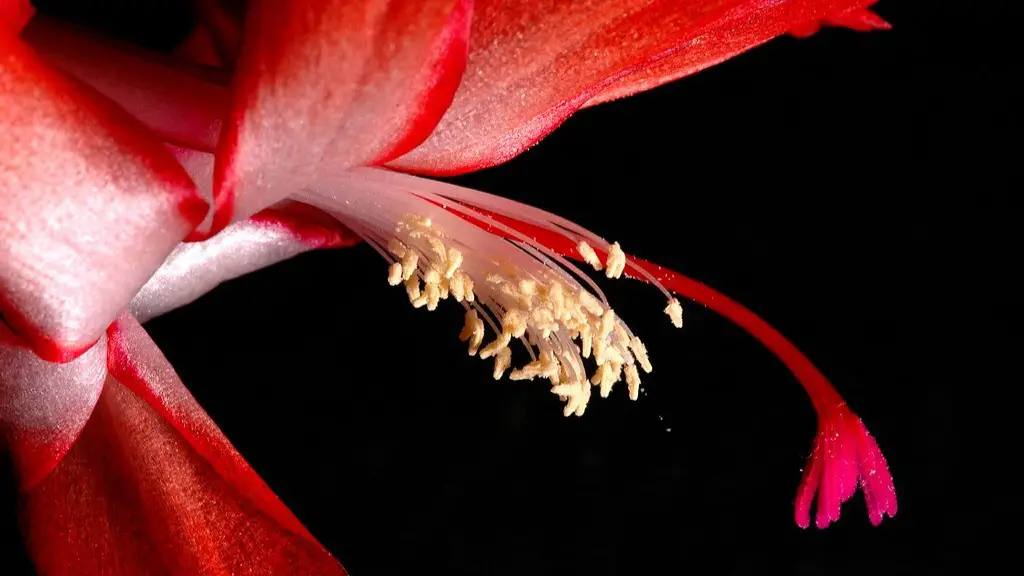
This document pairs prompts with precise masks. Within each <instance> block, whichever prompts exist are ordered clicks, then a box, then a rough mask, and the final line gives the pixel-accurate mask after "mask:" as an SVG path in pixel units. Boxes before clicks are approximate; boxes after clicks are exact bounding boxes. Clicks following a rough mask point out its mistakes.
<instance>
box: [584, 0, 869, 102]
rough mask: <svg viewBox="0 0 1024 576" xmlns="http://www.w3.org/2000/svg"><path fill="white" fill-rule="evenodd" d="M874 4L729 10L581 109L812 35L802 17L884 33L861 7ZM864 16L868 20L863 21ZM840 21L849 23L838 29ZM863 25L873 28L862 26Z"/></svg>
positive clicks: (766, 4) (790, 4)
mask: <svg viewBox="0 0 1024 576" xmlns="http://www.w3.org/2000/svg"><path fill="white" fill-rule="evenodd" d="M877 1H878V0H869V1H866V2H856V1H853V2H839V3H838V4H840V5H844V6H852V7H853V8H852V10H851V9H848V8H845V9H846V10H848V11H847V12H839V13H834V14H836V16H835V17H834V18H832V17H830V16H829V15H830V14H833V13H831V12H821V11H818V10H812V9H810V8H811V7H810V6H809V7H808V8H807V9H800V8H799V7H797V6H796V5H797V4H799V2H776V3H771V2H761V3H759V4H761V6H760V7H759V8H758V9H757V10H755V11H748V10H733V11H731V12H728V13H726V14H725V15H724V16H723V17H722V18H720V19H719V20H718V21H717V22H715V24H714V25H712V26H708V27H706V28H704V29H703V30H702V31H701V33H700V34H699V35H697V36H694V37H692V38H690V39H689V40H688V41H687V43H686V45H684V46H680V47H679V48H678V49H676V50H673V51H672V52H671V53H670V54H668V55H666V56H665V57H663V58H660V59H658V58H655V59H653V60H652V62H651V64H650V65H649V66H644V67H641V68H640V69H638V70H636V71H635V72H633V73H631V74H628V75H626V76H625V77H623V78H620V79H618V80H616V81H615V82H613V83H611V85H609V86H608V87H606V88H604V89H603V90H602V91H601V92H600V93H599V94H597V95H596V96H594V97H593V98H591V99H590V100H588V101H587V103H586V106H588V107H589V106H594V105H596V104H602V103H604V102H609V101H611V100H617V99H619V98H624V97H626V96H632V95H633V94H637V93H639V92H645V91H647V90H651V89H653V88H657V87H658V86H661V85H662V84H667V83H669V82H672V81H674V80H678V79H680V78H683V77H684V76H689V75H690V74H695V73H697V72H700V71H701V70H703V69H705V68H709V67H711V66H714V65H715V64H718V63H720V62H724V61H725V60H728V59H729V58H732V57H733V56H736V55H739V54H741V53H743V52H746V51H747V50H750V49H751V48H754V47H756V46H758V45H760V44H763V43H765V42H767V41H769V40H771V39H772V38H775V37H776V36H779V35H780V34H783V33H786V32H789V33H791V34H792V33H796V35H804V34H801V33H802V32H804V31H805V30H806V29H807V27H808V26H811V27H813V28H814V29H815V30H817V28H818V20H817V19H815V17H814V16H808V14H819V15H822V16H820V17H822V18H825V19H827V21H828V22H829V23H830V24H832V25H834V26H840V25H847V26H849V27H850V28H854V29H856V30H860V31H868V30H885V29H888V28H887V26H888V24H887V23H886V22H885V21H884V20H882V19H881V18H879V17H878V16H875V15H874V13H873V12H871V11H870V10H866V9H862V8H861V6H870V5H872V4H874V3H875V2H877ZM808 4H809V3H808ZM865 13H866V14H867V15H870V16H866V15H865ZM871 17H873V18H871ZM840 20H842V21H844V22H849V24H845V23H844V24H839V23H838V22H839V21H840ZM868 21H870V22H873V23H875V24H876V25H877V26H868V25H867V24H866V22H868Z"/></svg>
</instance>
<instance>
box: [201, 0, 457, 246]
mask: <svg viewBox="0 0 1024 576" xmlns="http://www.w3.org/2000/svg"><path fill="white" fill-rule="evenodd" d="M471 13H472V2H471V0H415V1H409V2H389V1H384V0H361V1H343V0H315V1H311V2H291V1H289V0H263V1H259V2H255V3H254V4H253V5H252V6H251V8H250V10H249V14H248V20H247V22H246V29H245V43H244V45H243V47H242V53H241V56H240V58H239V62H238V68H237V72H236V78H235V81H236V84H235V99H234V104H233V112H232V115H231V120H230V122H229V123H228V125H227V127H226V130H225V133H224V135H223V137H222V139H221V142H220V147H219V149H218V165H217V172H216V180H215V182H216V184H215V187H214V190H215V196H216V209H217V217H216V218H215V219H214V228H215V229H220V228H221V227H223V226H224V225H227V224H228V223H229V222H230V221H232V220H239V219H244V218H246V217H248V216H249V215H251V214H253V213H255V212H257V211H258V210H260V209H261V208H263V207H266V206H268V205H270V204H272V203H274V202H276V201H277V200H280V199H282V198H284V197H286V196H287V195H289V194H291V193H292V192H295V191H296V185H299V186H301V185H303V184H304V183H305V182H304V180H307V179H308V178H309V177H311V176H312V175H313V174H315V173H316V171H317V170H318V169H321V168H322V167H324V166H329V167H330V169H331V170H343V169H345V168H348V167H351V166H356V165H363V164H373V163H377V162H382V161H386V160H389V159H391V158H393V157H394V156H396V155H397V154H401V153H403V152H405V151H407V150H409V149H410V148H412V147H413V146H415V145H416V144H418V143H419V142H420V141H422V140H423V138H425V137H426V136H427V134H428V133H429V132H430V130H431V129H433V127H434V125H435V124H436V122H437V120H438V119H439V118H440V117H441V114H442V113H443V112H444V110H445V108H446V107H447V106H448V104H449V103H450V102H451V98H452V95H453V94H454V92H455V88H456V87H457V85H458V82H459V79H460V78H461V75H462V71H463V68H464V65H465V57H466V50H467V48H466V46H467V34H468V32H469V21H470V16H471Z"/></svg>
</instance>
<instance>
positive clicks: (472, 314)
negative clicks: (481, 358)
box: [459, 310, 484, 356]
mask: <svg viewBox="0 0 1024 576" xmlns="http://www.w3.org/2000/svg"><path fill="white" fill-rule="evenodd" d="M459 340H461V341H463V342H467V341H468V342H469V355H470V356H474V355H476V352H477V350H478V349H479V348H480V344H482V343H483V341H484V322H483V320H481V319H480V316H479V315H477V313H476V310H469V311H467V312H466V323H465V324H464V325H463V326H462V332H461V333H460V334H459Z"/></svg>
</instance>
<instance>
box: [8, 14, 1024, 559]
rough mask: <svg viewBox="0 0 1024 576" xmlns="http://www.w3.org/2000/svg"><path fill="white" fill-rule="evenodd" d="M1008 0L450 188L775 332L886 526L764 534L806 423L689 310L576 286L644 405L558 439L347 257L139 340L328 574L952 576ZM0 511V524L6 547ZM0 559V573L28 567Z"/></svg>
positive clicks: (257, 282)
mask: <svg viewBox="0 0 1024 576" xmlns="http://www.w3.org/2000/svg"><path fill="white" fill-rule="evenodd" d="M39 4H40V5H41V6H43V7H50V8H54V9H64V10H68V5H69V4H74V3H68V2H54V1H51V2H40V3H39ZM81 4H82V3H78V5H77V8H76V7H75V6H72V8H71V9H70V11H69V12H65V13H72V12H76V11H77V12H78V18H79V19H80V20H82V19H85V20H91V21H92V22H93V23H103V24H104V25H105V26H106V27H107V28H108V29H111V30H114V31H115V32H120V33H121V34H123V35H127V36H129V37H135V38H137V39H139V40H140V41H145V42H147V43H149V44H150V45H153V46H158V47H159V46H161V45H168V46H169V45H171V44H172V43H173V42H174V41H175V40H176V39H177V38H178V37H180V34H181V33H182V31H183V30H185V29H186V27H187V24H188V14H187V13H186V12H184V11H181V10H176V9H173V7H169V8H167V10H168V12H167V13H166V14H160V13H159V11H160V10H161V9H163V7H161V6H162V5H164V4H168V5H169V4H171V3H166V2H164V3H153V4H150V3H128V4H126V3H123V2H120V3H119V2H99V3H94V4H93V8H92V9H91V10H90V11H89V12H88V13H87V12H86V11H83V10H82V9H81ZM1008 4H1009V3H1003V4H1001V3H980V2H979V3H968V2H960V3H952V2H950V3H941V2H897V1H892V0H883V1H882V2H880V3H879V4H878V5H877V6H876V8H877V11H878V12H879V13H881V14H882V15H883V16H884V17H885V18H887V19H888V20H889V21H891V22H892V23H893V25H894V27H895V28H894V30H893V31H891V32H885V33H870V34H862V33H854V32H850V31H845V30H837V29H826V30H825V31H823V32H821V33H819V34H817V35H816V36H814V37H812V38H810V39H806V40H797V39H793V38H780V39H777V40H775V41H773V42H771V43H769V44H768V45H765V46H763V47H760V48H757V49H755V50H754V51H751V52H749V53H747V54H744V55H742V56H740V57H737V58H735V59H733V60H731V61H729V62H726V63H724V64H721V65H719V66H716V67H714V68H712V69H710V70H707V71H705V72H701V73H699V74H697V75H695V76H692V77H690V78H687V79H684V80H682V81H679V82H676V83H674V84H671V85H669V86H665V87H662V88H660V89H657V90H654V91H652V92H649V93H646V94H642V95H639V96H636V97H633V98H630V99H627V100H624V101H619V102H614V103H610V104H607V105H602V106H599V107H596V108H594V109H589V110H585V111H583V112H580V113H578V114H577V115H575V116H574V117H573V118H571V119H570V120H569V121H568V122H567V123H566V124H565V125H564V126H562V127H561V128H560V129H558V130H557V131H556V132H555V133H554V134H552V135H551V136H550V137H548V138H547V139H546V140H544V141H543V142H542V143H541V144H539V145H538V146H536V147H535V148H533V149H531V150H530V151H528V152H527V153H525V154H523V155H522V156H521V157H519V158H517V159H515V160H513V161H511V162H509V163H507V164H505V165H503V166H500V167H497V168H494V169H490V170H486V171H483V172H480V173H476V174H471V175H467V176H464V177H460V178H456V179H453V180H454V181H456V182H458V183H460V184H464V185H467V186H471V187H474V188H477V189H480V190H485V191H489V192H495V193H499V194H502V195H506V196H508V197H511V198H515V199H518V200H522V201H525V202H528V203H531V204H534V205H537V206H540V207H543V208H545V209H548V210H551V211H554V212H556V213H559V214H561V215H564V216H566V217H569V218H571V219H573V220H575V221H576V222H578V223H580V224H583V225H584V226H587V227H589V228H591V229H592V230H594V231H596V232H597V233H598V234H600V235H602V236H605V237H608V238H610V239H613V240H618V241H620V242H622V244H623V246H624V247H625V248H626V250H627V251H631V252H632V253H634V254H637V255H639V256H642V257H645V258H648V259H651V260H654V261H656V262H659V263H661V264H664V265H667V266H669V267H672V268H674V269H676V270H679V271H681V272H683V273H685V274H687V275H690V276H692V277H695V278H697V279H699V280H702V281H704V282H706V283H708V284H710V285H711V286H713V287H715V288H717V289H719V290H721V291H723V292H725V293H726V294H728V295H730V296H732V297H733V298H735V299H737V300H739V301H740V302H742V303H744V304H745V305H747V306H748V307H749V308H751V309H752V310H754V311H755V312H756V313H758V314H760V315H761V316H762V317H764V318H765V319H767V320H768V321H769V322H770V323H772V324H774V325H775V326H776V327H777V328H778V329H780V330H781V331H782V332H783V333H784V334H786V335H787V336H788V337H789V338H790V339H792V340H793V342H794V343H796V344H797V346H799V347H800V348H801V349H802V350H803V351H804V352H805V353H806V354H807V355H808V356H809V357H810V358H811V359H812V360H813V361H814V362H815V363H816V364H817V365H818V366H819V367H820V368H821V369H822V371H823V372H824V373H825V374H826V375H827V376H829V377H830V378H831V379H832V381H833V382H834V384H835V385H836V387H837V388H838V389H839V391H840V392H841V393H842V394H843V395H844V397H845V398H846V400H847V401H848V402H849V404H850V406H851V407H852V408H853V410H854V411H856V412H857V413H858V414H859V415H860V416H861V417H862V418H863V419H864V421H865V423H866V424H867V426H868V428H869V429H870V430H871V431H872V433H873V434H874V435H875V437H876V438H877V440H878V442H879V445H880V446H881V448H882V450H883V451H884V453H885V454H886V456H887V458H888V460H889V463H890V467H891V470H892V472H893V475H894V477H895V482H896V488H897V493H898V496H899V504H900V511H899V513H898V514H897V516H896V518H894V519H889V520H886V521H885V522H884V523H883V525H882V526H880V527H877V528H876V527H872V526H871V525H870V524H869V523H868V520H867V515H866V512H865V509H864V504H863V500H862V499H861V497H860V495H858V496H856V497H855V498H854V499H853V500H851V501H850V502H848V503H847V504H846V505H845V506H844V508H843V515H842V519H841V520H840V522H839V523H838V524H837V525H834V526H832V527H831V528H829V529H827V530H825V531H819V530H817V529H813V528H812V529H809V530H801V529H799V528H797V527H796V526H795V525H794V523H793V520H792V501H793V497H794V495H795V491H796V487H797V484H798V483H799V479H800V473H801V468H802V466H803V463H804V458H805V456H806V454H807V452H808V450H809V448H810V445H811V441H812V439H813V437H814V434H815V417H814V412H813V410H812V409H811V406H810V404H809V402H808V401H807V399H806V396H805V395H804V393H803V391H802V389H801V388H800V386H799V385H798V383H797V382H796V381H795V380H794V378H793V377H792V376H791V375H790V374H789V373H788V372H787V371H786V369H785V368H784V367H783V366H782V365H781V364H780V363H779V362H778V361H777V360H776V359H775V358H774V357H773V356H772V355H771V354H770V353H769V352H767V351H766V350H765V349H764V348H762V347H761V346H760V345H759V344H758V343H757V342H756V341H755V340H754V339H752V338H751V337H749V336H747V335H746V334H745V333H743V332H742V331H741V330H740V329H738V328H736V327H735V326H733V325H731V324H730V323H729V322H728V321H726V320H724V319H722V318H720V317H718V316H717V315H715V314H713V313H711V312H709V311H706V310H703V309H701V308H700V307H698V306H695V305H690V306H686V327H685V329H684V330H682V331H677V330H675V329H673V328H672V327H671V326H669V325H668V322H667V321H666V319H665V317H664V315H663V314H662V312H661V309H662V308H663V306H664V302H663V300H662V298H661V296H660V295H659V294H658V293H657V292H656V291H655V290H653V289H651V288H649V287H647V286H645V285H642V284H640V283H637V282H631V281H620V282H608V281H604V282H602V287H603V288H606V290H607V293H608V295H609V297H610V298H611V299H612V301H613V304H614V306H615V308H616V310H617V312H618V313H619V314H620V315H621V316H622V317H624V318H625V319H626V320H627V322H629V323H630V325H631V327H632V328H633V329H634V331H636V332H637V333H639V334H641V335H643V336H644V337H645V341H646V343H647V345H648V348H649V350H650V353H651V357H652V360H653V362H654V363H655V372H654V374H652V375H650V376H648V377H647V378H646V380H645V384H646V390H647V394H646V396H645V397H642V398H641V401H639V402H636V403H632V402H629V401H628V400H627V399H626V397H625V396H626V395H625V392H624V391H623V390H617V391H616V393H615V394H613V397H612V398H610V399H607V400H601V399H596V400H595V401H593V402H592V403H591V405H590V407H589V408H588V410H587V413H586V415H585V416H584V417H583V418H582V419H577V418H570V419H566V418H563V417H562V416H561V411H560V403H559V402H558V400H557V398H555V397H553V396H552V395H551V394H549V393H548V392H547V389H546V387H545V386H544V385H543V384H531V383H512V382H508V381H507V380H505V381H501V382H494V381H493V380H491V379H490V365H489V363H484V362H480V361H479V360H476V359H470V358H468V357H466V354H465V350H464V346H463V345H462V344H461V343H460V342H458V340H457V337H456V336H457V333H458V331H459V329H460V327H461V323H462V315H461V313H460V312H459V310H458V309H456V308H453V307H444V306H442V307H441V309H440V310H441V311H439V312H435V313H427V312H425V311H424V310H413V309H412V308H411V307H410V306H409V305H408V302H407V300H406V298H405V296H404V294H402V293H401V291H398V290H395V289H390V288H389V287H388V286H387V284H386V283H385V280H384V279H385V276H386V274H385V267H384V264H383V261H381V260H380V258H379V257H378V256H377V255H376V254H375V253H373V252H372V251H371V250H369V249H368V248H367V247H365V246H360V247H355V248H350V249H344V250H337V251H332V252H322V253H313V254H306V255H303V256H300V257H297V258H295V259H293V260H291V261H288V262H285V263H282V264H280V265H277V266H274V267H272V268H270V269H267V270H264V271H261V272H259V273H256V274H252V275H250V276H248V277H245V278H241V279H238V280H236V281H232V282H229V283H227V284H225V285H223V286H221V287H220V288H218V289H216V290H215V291H213V292H212V293H211V294H209V295H208V296H206V297H204V298H203V299H202V300H201V301H199V302H197V303H195V304H193V305H191V306H188V307H186V308H184V309H181V310H178V311H176V312H174V313H172V314H169V315H167V316H165V317H163V318H159V319H157V320H154V321H152V322H150V324H149V325H148V328H149V330H150V332H151V334H152V335H153V337H154V338H155V339H156V341H157V343H158V344H159V345H160V346H161V348H162V349H163V350H164V352H165V354H166V355H167V357H168V358H169V359H170V360H171V362H172V363H173V364H174V366H175V367H176V368H177V370H178V372H179V373H180V375H181V376H182V378H183V380H184V381H185V383H186V384H187V385H188V386H189V387H190V389H191V390H192V391H193V393H194V394H195V395H196V397H197V398H198V399H199V401H200V402H201V404H202V405H203V406H204V407H205V408H206V410H207V411H208V412H209V413H210V414H211V416H212V417H213V418H214V419H215V420H216V421H217V423H218V424H219V425H220V426H221V428H222V429H223V431H224V432H225V433H226V434H227V436H228V437H229V438H230V439H231V440H232V441H233V442H234V443H235V445H236V447H237V448H238V449H239V451H240V452H241V453H242V454H243V455H244V456H245V457H246V459H247V460H248V461H249V462H250V463H251V464H252V465H253V466H254V467H255V469H256V470H257V471H258V472H259V473H260V474H261V475H262V476H263V477H264V478H265V479H266V480H267V482H268V483H269V484H270V486H271V487H272V488H273V489H274V490H275V491H276V492H277V494H278V495H280V496H281V498H282V499H283V500H284V501H285V502H286V503H287V504H288V505H289V506H290V507H291V509H292V510H293V511H294V512H295V513H296V514H297V515H298V517H299V518H300V519H301V520H302V521H303V522H304V523H305V524H306V525H307V526H308V527H309V529H310V530H311V531H312V532H313V534H314V535H316V536H317V537H318V538H319V539H320V540H321V542H322V543H323V544H324V545H325V546H326V547H327V548H328V549H329V550H330V551H331V552H332V553H333V554H335V555H336V556H337V557H338V558H339V559H340V560H341V562H342V563H343V564H344V565H345V566H346V568H347V569H348V570H349V571H350V572H351V573H352V574H353V575H354V576H374V575H384V574H408V573H417V572H429V573H433V572H437V573H445V574H467V575H499V574H523V573H528V574H532V575H537V576H540V575H546V574H559V575H562V574H566V575H567V574H588V575H595V576H596V575H602V574H629V575H641V574H675V573H683V572H689V573H715V574H717V573H728V574H755V573H757V574H761V573H764V572H765V571H766V570H778V571H780V572H782V573H786V574H825V573H829V574H847V573H849V574H852V573H872V574H886V573H906V572H908V571H912V572H915V573H919V572H924V573H930V574H937V573H957V572H959V571H960V570H961V569H962V566H963V565H964V564H965V563H966V562H965V561H966V560H967V558H966V553H965V552H964V550H965V545H964V538H965V536H966V532H967V531H968V530H969V527H970V526H971V522H972V518H971V517H972V516H973V515H974V511H973V510H972V509H970V508H966V507H965V502H964V499H965V495H964V492H963V484H964V482H965V481H966V480H967V479H966V478H965V476H966V475H967V474H968V472H966V471H964V470H963V469H961V467H960V461H961V455H962V454H964V453H965V451H968V450H971V451H973V448H971V447H969V446H967V445H966V440H965V439H964V437H963V436H962V432H963V430H962V428H964V427H965V426H964V425H963V424H961V422H963V421H964V420H963V418H964V417H963V413H962V412H963V410H964V407H963V403H962V402H961V400H962V399H965V398H966V397H970V396H972V395H981V394H984V393H985V390H987V389H988V388H987V386H990V385H991V384H990V383H992V382H995V381H998V380H1000V378H1001V377H1002V375H1001V374H1000V373H999V370H998V369H997V368H996V365H997V363H996V360H997V359H998V358H1000V357H1001V356H1003V355H1004V354H1005V353H1004V352H1003V351H1004V350H1007V351H1008V350H1009V346H1008V344H1007V341H1006V340H1005V336H1004V329H1003V325H1004V324H1005V321H1004V320H1003V319H1002V313H1001V310H1002V309H1003V306H1004V304H1003V300H1002V295H1001V292H1002V290H1003V289H1004V286H1005V280H1004V279H1005V277H1006V274H1007V272H1006V271H1007V269H1008V268H1012V267H1013V264H1014V263H1015V261H1013V260H1008V256H1009V253H1010V250H1009V248H1008V244H1009V241H1010V239H1011V232H1010V220H1011V219H1010V207H1009V189H1010V167H1011V166H1012V162H1013V161H1014V160H1015V158H1016V157H1019V147H1018V146H1016V145H1015V144H1012V142H1013V140H1012V139H1011V136H1016V134H1017V133H1018V132H1019V128H1020V116H1019V106H1018V105H1017V102H1018V100H1017V98H1016V95H1015V94H1014V93H1013V92H1012V90H1011V88H1010V85H1011V83H1012V82H1011V78H1012V76H1013V75H1014V74H1016V68H1015V67H1014V66H1013V65H1011V64H1010V61H1009V59H1008V58H1006V56H1007V55H1008V54H1011V53H1012V51H1011V50H1010V45H1011V37H1010V36H1009V35H1006V34H1003V33H1001V32H1000V31H999V26H998V24H999V23H1000V22H1007V21H1009V20H1008V19H1011V18H1014V17H1015V16H1012V15H1010V14H1009V13H1007V12H1004V11H1003V7H1004V6H1007V5H1008ZM61 5H63V7H62V6H61ZM141 5H148V8H146V9H145V10H144V9H143V8H140V7H139V6H141ZM133 6H134V7H133ZM154 6H156V7H154ZM104 7H106V8H111V7H113V9H111V10H107V11H104V10H103V8H104ZM954 390H957V391H958V393H957V394H954ZM6 510H7V513H5V516H4V518H6V519H7V521H6V522H5V524H4V529H3V530H4V531H3V533H2V534H0V536H2V537H3V538H4V540H5V542H8V543H12V542H18V536H17V527H16V523H15V519H14V505H13V504H11V505H10V506H9V507H8V508H7V509H6ZM7 557H8V558H11V559H14V560H17V562H14V561H12V562H7V561H5V562H4V564H5V569H4V570H3V573H4V574H8V573H11V574H20V573H23V572H24V573H26V574H28V573H31V570H30V569H29V568H21V566H25V565H26V563H25V561H24V553H23V552H21V551H20V550H15V551H14V553H13V554H10V555H8V556H7ZM12 566H13V569H12V568H11V567H12Z"/></svg>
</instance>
